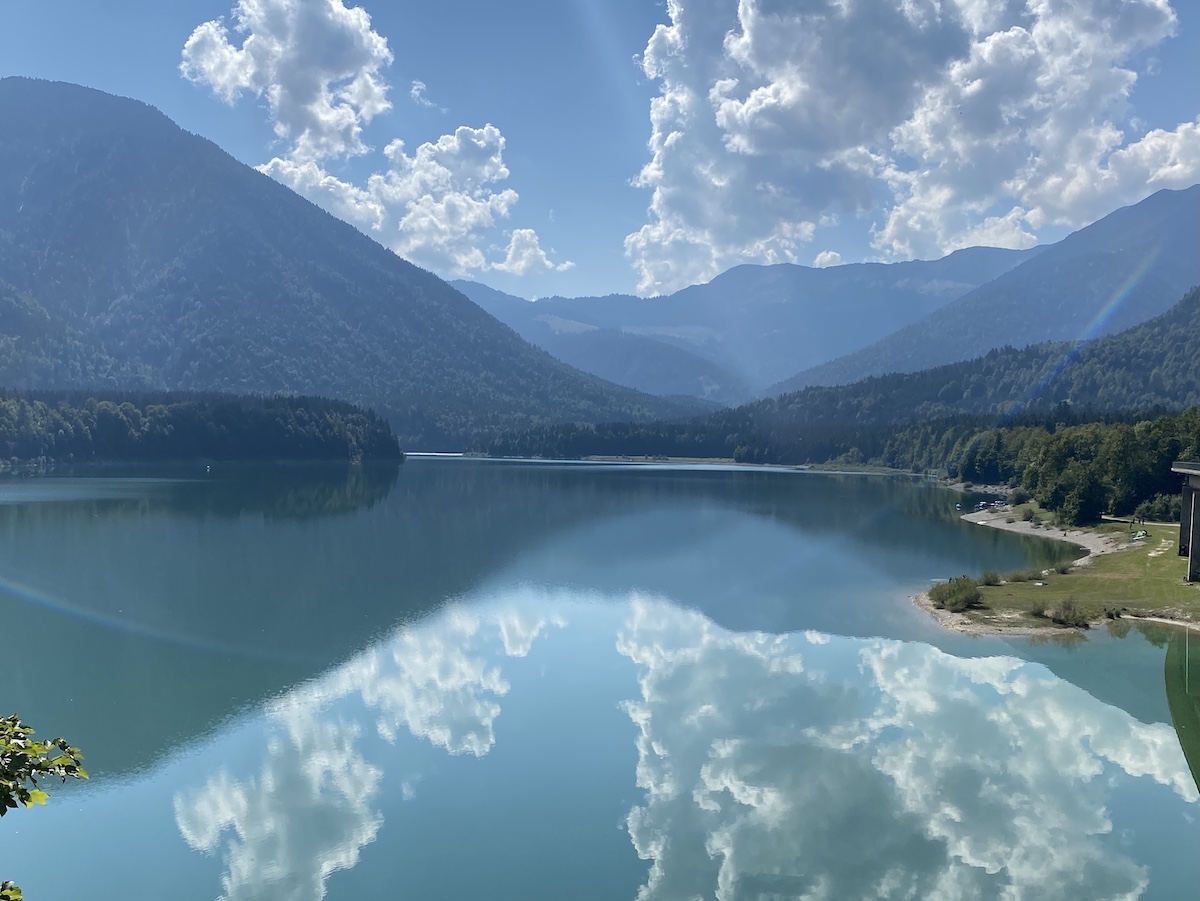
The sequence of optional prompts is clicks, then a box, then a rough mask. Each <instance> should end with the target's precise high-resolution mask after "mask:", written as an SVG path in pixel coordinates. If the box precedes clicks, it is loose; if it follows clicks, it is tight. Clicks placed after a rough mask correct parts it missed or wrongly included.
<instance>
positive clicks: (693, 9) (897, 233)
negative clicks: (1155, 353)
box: [625, 0, 1200, 292]
mask: <svg viewBox="0 0 1200 901" xmlns="http://www.w3.org/2000/svg"><path fill="white" fill-rule="evenodd" d="M668 13H669V18H670V22H669V23H668V24H663V25H660V26H659V27H658V28H657V29H656V31H655V33H654V35H653V36H652V37H651V38H650V40H649V42H648V44H647V47H646V50H645V53H644V54H643V57H642V64H643V68H644V70H645V73H646V75H647V76H648V77H650V78H651V79H653V80H654V81H655V82H656V83H657V85H658V90H659V93H658V95H657V96H656V97H655V98H654V99H653V101H652V103H651V108H650V124H651V133H650V141H649V147H650V151H651V158H650V161H649V162H648V163H647V164H646V165H645V167H644V168H643V169H642V171H641V172H640V173H639V175H638V177H637V178H636V179H635V184H637V185H640V186H642V187H645V188H648V189H650V190H651V199H650V206H649V221H648V222H647V224H646V225H645V226H643V227H642V228H641V229H640V230H639V231H637V232H634V233H633V234H630V235H629V236H628V237H627V238H626V242H625V249H626V255H627V257H628V258H629V259H630V262H631V263H632V264H633V266H634V267H635V269H636V270H637V272H638V274H639V276H640V283H639V288H640V290H643V291H647V292H661V291H667V290H673V289H675V288H678V287H681V286H683V285H686V284H689V283H693V282H697V281H702V280H705V279H708V278H711V277H712V276H713V275H715V274H717V273H718V272H720V271H721V270H723V269H724V268H727V267H728V266H730V265H733V264H736V263H741V262H749V261H753V262H760V263H771V262H780V261H792V262H794V261H796V260H797V258H798V255H799V254H800V252H801V249H802V245H804V244H805V243H807V242H808V241H810V240H812V238H813V236H814V234H815V232H816V229H817V227H818V225H817V224H820V223H822V222H823V221H830V220H834V219H837V218H840V219H842V220H843V221H844V220H845V218H846V217H845V215H844V214H846V213H851V214H860V215H863V216H865V217H867V218H868V219H869V220H873V221H874V223H875V226H874V229H873V240H874V243H875V246H876V247H877V248H878V249H879V251H881V252H882V253H883V254H884V255H885V256H886V257H890V258H902V257H908V256H937V255H940V254H942V253H946V252H948V251H951V250H954V249H956V248H958V247H962V246H966V245H968V244H971V243H989V244H997V245H1000V246H1006V247H1026V246H1029V245H1031V244H1033V243H1036V241H1037V240H1038V230H1039V229H1041V228H1043V227H1045V226H1047V225H1051V224H1054V225H1069V226H1079V225H1082V224H1085V223H1087V222H1090V221H1092V220H1093V219H1095V218H1097V217H1098V216H1101V215H1103V214H1105V213H1107V212H1108V211H1110V210H1111V209H1113V208H1114V207H1115V206H1118V205H1121V204H1123V203H1131V202H1135V201H1137V200H1139V199H1141V198H1142V197H1144V196H1146V195H1148V194H1149V193H1151V192H1152V191H1154V190H1157V189H1159V188H1164V187H1175V188H1178V187H1186V186H1187V185H1190V184H1192V183H1194V182H1196V181H1197V180H1200V122H1184V123H1181V124H1179V125H1178V127H1176V128H1174V129H1156V130H1153V131H1149V132H1144V130H1143V131H1139V126H1138V123H1137V120H1136V119H1135V118H1134V116H1133V110H1132V109H1131V108H1130V103H1129V97H1130V94H1131V91H1132V89H1133V86H1134V85H1135V83H1136V81H1137V77H1138V73H1137V72H1136V71H1134V69H1133V68H1132V66H1133V61H1134V60H1135V59H1136V58H1137V57H1138V54H1141V53H1143V52H1144V51H1145V50H1146V49H1148V48H1152V47H1154V46H1155V45H1157V44H1159V43H1160V42H1161V41H1163V40H1164V39H1166V38H1167V37H1169V36H1171V35H1172V34H1173V33H1174V32H1175V29H1176V27H1177V23H1176V17H1175V14H1174V12H1173V11H1172V10H1171V7H1170V5H1169V4H1168V2H1167V0H1078V2H1077V0H1029V2H1021V3H1018V2H1014V0H1007V2H992V0H947V2H941V0H905V2H884V3H864V2H855V0H815V2H812V3H804V4H792V3H783V2H779V0H740V2H737V0H669V3H668Z"/></svg>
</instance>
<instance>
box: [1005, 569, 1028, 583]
mask: <svg viewBox="0 0 1200 901" xmlns="http://www.w3.org/2000/svg"><path fill="white" fill-rule="evenodd" d="M1004 581H1005V582H1028V581H1029V573H1027V572H1026V571H1025V570H1023V569H1018V570H1017V571H1016V572H1011V573H1009V574H1008V575H1007V576H1005V577H1004Z"/></svg>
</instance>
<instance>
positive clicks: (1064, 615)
mask: <svg viewBox="0 0 1200 901" xmlns="http://www.w3.org/2000/svg"><path fill="white" fill-rule="evenodd" d="M1050 618H1051V619H1052V620H1053V621H1054V622H1056V623H1058V624H1059V625H1062V626H1084V627H1086V626H1087V624H1088V618H1087V616H1085V615H1084V613H1083V611H1082V610H1080V609H1079V605H1078V604H1076V603H1075V601H1074V600H1072V599H1071V598H1067V599H1066V600H1065V601H1063V602H1062V603H1061V604H1059V605H1058V609H1057V610H1055V611H1054V615H1053V616H1052V617H1050Z"/></svg>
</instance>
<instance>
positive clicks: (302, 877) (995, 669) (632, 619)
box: [175, 590, 1197, 901]
mask: <svg viewBox="0 0 1200 901" xmlns="http://www.w3.org/2000/svg"><path fill="white" fill-rule="evenodd" d="M581 600H588V601H594V600H596V598H594V597H588V598H583V597H581V596H580V595H579V594H576V593H571V592H563V593H542V592H538V591H535V590H522V591H517V592H515V593H513V594H511V595H506V597H505V603H504V604H503V605H498V606H492V607H487V608H483V609H482V610H476V611H474V612H472V611H469V610H467V609H463V608H453V609H450V610H448V611H446V612H445V613H443V614H442V615H440V616H438V617H437V618H436V619H433V620H431V621H428V622H426V623H423V624H421V625H419V626H416V627H413V628H406V629H403V630H400V631H399V632H397V633H396V634H395V635H393V636H392V637H391V638H389V639H388V640H386V641H384V642H381V643H380V644H379V645H377V646H375V647H373V648H371V649H368V650H367V651H365V652H364V653H362V654H360V655H358V656H356V657H355V658H354V659H353V660H351V661H349V662H347V663H346V664H345V665H344V666H342V667H339V668H338V669H336V670H334V671H332V672H330V673H329V674H327V675H326V676H325V677H322V678H321V679H319V680H316V681H314V682H313V683H311V684H309V685H306V686H302V687H301V688H299V689H297V690H296V691H294V692H291V693H290V694H289V695H287V696H286V697H284V698H282V699H280V700H279V701H278V702H276V703H275V704H273V705H272V707H271V708H270V711H269V715H270V721H269V722H270V725H271V728H272V734H273V737H272V738H271V740H270V743H269V745H268V749H267V755H266V759H265V761H264V762H263V765H262V767H261V770H260V771H259V774H258V775H256V776H254V777H252V778H243V779H235V778H233V777H231V776H230V775H229V774H228V773H227V772H226V771H224V770H222V771H221V772H219V773H218V774H217V775H216V776H214V777H213V778H212V779H210V780H209V781H208V783H207V784H206V785H204V786H203V787H201V788H200V789H199V790H198V791H196V792H194V793H183V794H180V795H178V796H177V797H176V799H175V810H176V822H177V824H178V827H179V829H180V831H181V833H182V835H183V836H184V838H185V839H186V841H187V842H188V844H189V845H190V846H191V847H193V848H195V849H197V850H201V851H205V852H208V853H212V854H219V855H220V856H221V858H222V863H223V866H224V876H223V879H222V887H223V895H222V896H221V897H222V899H223V901H246V899H258V898H264V899H265V898H271V899H286V901H319V899H321V898H323V897H324V895H325V892H326V882H327V880H328V878H329V876H330V874H332V873H334V872H336V871H338V870H342V869H348V868H351V867H353V866H355V864H356V863H357V861H358V859H359V856H360V854H361V852H362V849H363V848H364V847H365V846H366V845H367V844H369V843H370V842H372V841H374V840H375V837H376V835H377V834H378V832H379V830H380V828H381V826H382V822H383V818H382V814H381V813H380V812H379V810H378V806H379V805H378V802H379V797H380V791H381V788H382V785H383V782H384V779H385V774H384V771H383V769H382V768H381V766H377V765H376V764H375V763H372V762H368V760H367V759H366V756H364V747H368V746H369V743H371V742H373V743H374V745H375V747H376V749H377V750H378V748H380V747H382V746H381V745H380V744H379V742H378V739H374V738H373V737H372V735H371V733H372V731H376V732H378V733H379V735H381V736H382V737H383V738H384V739H387V740H388V741H394V740H395V739H397V738H398V736H399V735H400V733H401V732H403V731H408V732H410V733H411V734H412V735H413V736H414V737H416V738H418V739H420V740H422V741H424V742H428V743H429V744H430V745H432V746H434V747H437V748H439V749H442V750H444V751H446V752H447V753H449V754H451V755H456V756H465V757H468V758H472V757H477V758H483V757H486V756H487V755H488V753H489V752H490V750H491V748H492V747H493V746H494V744H495V741H496V736H495V729H494V726H495V722H496V720H497V718H498V717H499V715H500V711H501V706H502V699H503V698H505V697H506V696H507V694H508V693H509V692H510V690H511V688H510V684H509V682H508V680H507V679H506V678H505V676H504V673H503V672H502V666H503V664H504V663H505V662H506V661H508V660H510V659H512V658H516V657H524V656H526V655H528V654H530V652H531V649H532V648H533V646H534V644H535V643H536V642H537V640H538V639H539V637H541V636H544V635H545V634H546V632H547V629H548V628H550V627H563V626H565V622H564V620H563V619H562V618H560V617H559V616H557V615H555V614H553V613H551V612H550V611H554V610H565V609H568V608H569V607H570V606H571V605H572V604H578V603H579V602H580V601H581ZM609 601H610V602H611V603H612V604H614V605H615V604H617V603H619V601H618V599H615V598H610V599H609ZM629 603H630V607H629V609H630V615H629V618H628V620H627V622H626V623H625V624H624V626H623V627H622V628H621V629H620V630H619V633H618V635H617V644H616V650H617V651H618V652H619V653H620V654H622V655H624V656H625V657H627V658H628V659H629V661H631V662H632V664H633V665H634V666H635V667H636V668H637V672H638V676H639V679H640V697H639V698H637V699H636V700H634V701H632V702H629V703H628V704H627V705H626V708H625V709H626V710H627V711H628V714H629V716H630V718H631V720H632V722H633V724H634V726H635V729H636V732H637V739H636V740H637V753H638V761H637V770H636V782H637V785H638V787H639V788H640V789H642V790H643V791H644V793H645V794H644V798H643V799H642V801H641V802H640V803H638V804H636V806H634V807H633V808H632V809H631V810H630V811H629V813H628V816H627V819H626V826H627V829H628V832H629V835H630V838H631V839H632V843H633V847H634V849H635V850H636V852H637V854H638V855H639V856H640V857H641V858H642V859H644V860H646V861H648V862H649V875H648V877H647V878H646V880H645V883H644V884H643V885H642V886H641V889H640V891H639V892H638V893H637V897H638V898H639V899H641V901H666V899H672V901H674V899H705V901H710V899H711V901H739V899H749V898H756V899H765V898H772V899H774V898H779V899H782V898H788V899H810V901H815V899H830V901H834V899H844V898H855V899H858V898H880V899H901V898H903V899H933V901H936V899H947V901H948V899H959V898H980V899H992V898H994V899H1017V898H1033V897H1038V898H1042V897H1044V898H1054V899H1067V901H1069V899H1080V901H1082V899H1088V901H1095V899H1133V898H1138V897H1140V896H1141V895H1142V894H1143V893H1144V892H1145V890H1146V888H1147V886H1148V884H1149V879H1150V873H1149V870H1148V868H1147V866H1146V864H1145V861H1143V860H1141V859H1138V857H1137V856H1136V855H1137V849H1136V848H1133V847H1132V846H1131V845H1130V844H1128V843H1125V842H1123V841H1122V840H1121V836H1120V835H1119V834H1114V833H1119V832H1120V830H1119V829H1118V827H1117V826H1116V825H1114V822H1113V816H1114V815H1113V813H1112V812H1111V809H1112V807H1111V803H1110V802H1111V801H1112V799H1113V797H1114V795H1115V793H1116V792H1118V791H1119V790H1121V789H1122V788H1123V787H1126V786H1129V785H1130V784H1131V782H1132V781H1133V780H1134V779H1139V780H1140V781H1139V782H1138V783H1137V785H1138V788H1137V791H1138V792H1139V793H1140V796H1141V797H1145V793H1146V792H1151V793H1154V792H1157V793H1159V797H1160V799H1163V800H1165V799H1167V798H1168V797H1170V796H1172V795H1173V796H1174V797H1175V798H1176V799H1179V800H1181V801H1182V802H1184V803H1189V804H1194V803H1195V802H1196V801H1197V792H1196V789H1195V786H1194V785H1193V784H1192V782H1191V780H1190V777H1189V775H1188V772H1187V767H1186V763H1185V761H1184V759H1183V755H1182V752H1181V751H1180V749H1179V745H1178V742H1177V740H1176V738H1175V735H1174V733H1173V731H1172V730H1171V729H1170V728H1169V727H1167V726H1165V725H1161V724H1160V725H1145V724H1143V723H1141V722H1138V721H1137V720H1135V719H1134V718H1133V717H1131V716H1130V715H1129V714H1127V713H1125V712H1124V711H1122V710H1119V709H1117V708H1113V707H1109V706H1108V705H1106V704H1103V703H1102V702H1100V701H1097V700H1096V699H1094V698H1092V697H1091V696H1090V695H1088V694H1087V693H1086V692H1084V691H1083V690H1081V689H1079V688H1077V687H1076V686H1074V685H1071V684H1070V683H1068V682H1065V681H1063V680H1061V679H1058V678H1057V677H1055V676H1054V675H1053V674H1051V673H1050V672H1049V671H1048V670H1046V669H1045V668H1044V667H1042V666H1040V665H1037V664H1030V663H1024V662H1022V661H1019V660H1016V659H1013V658H1002V657H994V658H983V659H960V658H956V657H953V656H950V655H947V654H945V653H942V652H941V651H938V650H936V649H934V648H931V647H929V646H926V645H921V644H913V643H903V642H896V641H887V640H882V639H877V640H862V639H850V638H840V637H836V636H829V635H825V634H822V633H816V632H806V633H798V634H796V635H784V636H779V635H767V634H762V633H733V632H728V631H726V630H724V629H722V628H721V627H719V626H717V625H716V624H714V623H713V622H712V621H711V620H709V619H707V618H706V617H704V616H703V615H701V614H699V613H696V612H693V611H687V610H683V609H681V608H679V607H677V606H675V605H673V604H672V603H670V602H668V601H666V600H661V599H646V598H643V597H640V596H638V595H636V594H634V595H633V596H632V598H631V599H630V602H629ZM582 619H583V620H584V622H586V623H587V625H586V626H580V627H579V628H580V630H581V635H582V636H583V637H584V638H585V640H587V641H589V642H593V643H594V644H595V645H596V646H604V645H607V646H608V647H609V648H611V647H612V645H611V644H610V642H611V641H612V635H613V633H612V631H610V629H611V628H612V627H611V626H608V627H604V628H600V629H597V628H596V626H595V623H594V622H592V621H591V620H590V619H588V618H587V617H583V618H582ZM605 621H606V622H611V621H610V620H605ZM585 629H586V631H583V630H585ZM537 684H538V685H540V686H543V687H541V688H539V689H538V690H539V691H542V692H544V693H545V696H546V697H555V696H557V695H558V693H560V692H561V691H562V690H563V689H562V688H561V687H556V686H554V685H551V684H549V683H548V682H539V683H537ZM360 702H361V704H362V709H361V710H359V709H358V708H357V704H358V703H360ZM523 728H526V729H533V730H538V729H541V730H555V729H560V728H564V725H563V724H561V723H558V722H541V723H537V722H534V723H532V724H528V725H526V726H524V727H523ZM525 738H526V739H529V738H530V736H529V735H526V736H525ZM410 747H411V746H410ZM368 756H369V755H368ZM390 756H392V757H395V756H396V755H390ZM388 769H389V775H390V778H392V779H393V780H394V788H393V792H394V794H395V795H396V796H397V797H398V799H399V800H400V801H401V802H403V801H410V800H412V799H413V798H414V797H415V795H416V786H417V785H418V784H419V782H420V780H421V779H422V775H423V774H422V773H421V772H420V768H419V766H416V765H415V761H413V760H412V759H410V760H409V761H407V762H406V761H404V760H396V759H393V760H391V762H390V763H389V764H388ZM535 778H536V777H535ZM600 782H603V780H600ZM439 790H440V789H439ZM575 790H577V791H578V792H579V796H580V798H581V799H583V800H589V799H591V798H592V797H593V793H594V792H596V791H598V790H602V789H597V788H596V787H595V786H594V785H592V784H591V782H590V781H589V780H588V779H586V778H584V777H581V778H580V780H579V782H578V785H577V788H576V789H575ZM479 803H480V804H489V803H498V802H497V800H496V799H495V798H489V797H482V798H480V799H479ZM503 803H508V804H510V803H511V795H510V794H508V792H505V800H504V801H503ZM587 806H588V805H587V804H584V805H583V807H587ZM1188 809H1189V810H1193V809H1194V808H1188ZM1120 825H1121V826H1122V827H1123V826H1124V824H1123V823H1121V824H1120ZM520 828H521V824H520V822H519V821H514V829H515V830H516V831H515V832H514V834H513V836H511V837H509V838H506V839H505V840H507V841H511V842H514V843H515V842H519V841H521V840H522V839H521V833H520ZM413 863H414V865H417V864H418V863H419V862H413ZM614 865H619V862H617V861H614ZM414 884H420V880H417V882H415V883H414Z"/></svg>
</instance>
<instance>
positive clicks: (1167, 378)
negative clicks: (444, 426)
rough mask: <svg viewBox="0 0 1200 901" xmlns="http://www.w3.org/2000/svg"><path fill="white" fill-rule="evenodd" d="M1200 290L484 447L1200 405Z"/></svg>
mask: <svg viewBox="0 0 1200 901" xmlns="http://www.w3.org/2000/svg"><path fill="white" fill-rule="evenodd" d="M1198 347H1200V288H1194V289H1192V290H1191V291H1189V292H1188V293H1187V294H1186V295H1185V296H1184V297H1183V298H1182V299H1180V300H1179V301H1178V302H1177V303H1176V304H1175V305H1174V306H1172V307H1171V308H1170V309H1169V310H1167V311H1166V312H1165V313H1161V314H1160V315H1158V316H1156V317H1154V318H1152V319H1150V320H1148V321H1146V322H1143V323H1140V324H1138V325H1136V326H1133V327H1131V328H1129V329H1126V330H1125V331H1123V332H1120V333H1118V334H1116V335H1109V336H1106V337H1103V338H1098V339H1096V340H1094V341H1092V342H1089V343H1086V344H1082V345H1074V344H1071V343H1068V342H1060V343H1053V342H1051V343H1044V344H1039V345H1034V346H1030V347H1025V348H1013V347H1007V348H1002V349H998V350H993V351H990V352H988V353H987V354H986V355H984V356H982V357H979V358H976V359H973V360H968V361H964V362H960V363H950V364H946V365H943V366H938V367H934V368H931V369H926V370H921V371H919V372H912V373H893V374H889V375H883V376H871V377H869V378H866V379H863V380H862V381H859V382H855V383H853V384H849V385H838V386H831V387H824V386H811V387H809V388H806V389H804V390H802V391H797V392H792V393H790V394H784V395H781V396H779V397H773V398H769V399H766V400H759V401H755V402H753V403H749V404H744V405H742V406H740V407H735V408H733V409H729V410H720V411H718V412H717V413H714V414H712V415H710V416H708V417H702V418H701V417H698V418H695V419H692V420H690V421H687V422H681V423H649V424H645V425H636V424H628V423H614V424H601V425H579V426H576V425H568V426H561V427H550V428H538V429H535V430H532V431H531V432H528V433H524V434H515V433H507V434H504V435H501V436H499V437H497V438H496V439H493V441H492V442H491V444H489V445H488V446H487V450H488V452H489V453H493V454H497V455H502V456H509V455H514V454H515V455H549V454H552V455H555V456H564V457H574V456H586V455H591V454H628V455H650V456H653V455H669V456H696V457H729V456H732V457H735V458H736V459H739V460H742V461H747V462H759V463H785V464H793V463H806V462H821V461H824V460H827V459H831V458H833V457H837V456H840V455H842V454H845V453H847V452H848V451H849V450H851V449H852V448H854V447H857V446H862V445H863V444H864V443H865V442H866V441H868V440H870V441H873V442H875V443H879V442H880V441H882V440H884V439H883V438H881V437H880V435H881V433H884V432H887V431H888V430H892V429H896V428H902V427H907V426H910V425H912V424H914V423H922V422H932V421H936V420H944V419H947V418H950V417H964V416H965V417H976V418H979V419H981V420H982V419H983V418H984V417H987V418H989V419H991V420H992V421H996V420H1003V419H1004V418H1007V417H1012V416H1019V415H1022V414H1024V413H1027V412H1029V411H1031V410H1042V411H1048V410H1051V409H1053V408H1054V407H1056V406H1057V405H1061V404H1067V405H1069V406H1071V407H1074V408H1086V409H1089V410H1092V411H1095V412H1097V413H1116V412H1121V411H1145V410H1150V409H1170V410H1182V409H1184V408H1186V407H1191V406H1197V405H1200V354H1198V353H1197V352H1196V349H1197V348H1198Z"/></svg>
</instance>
